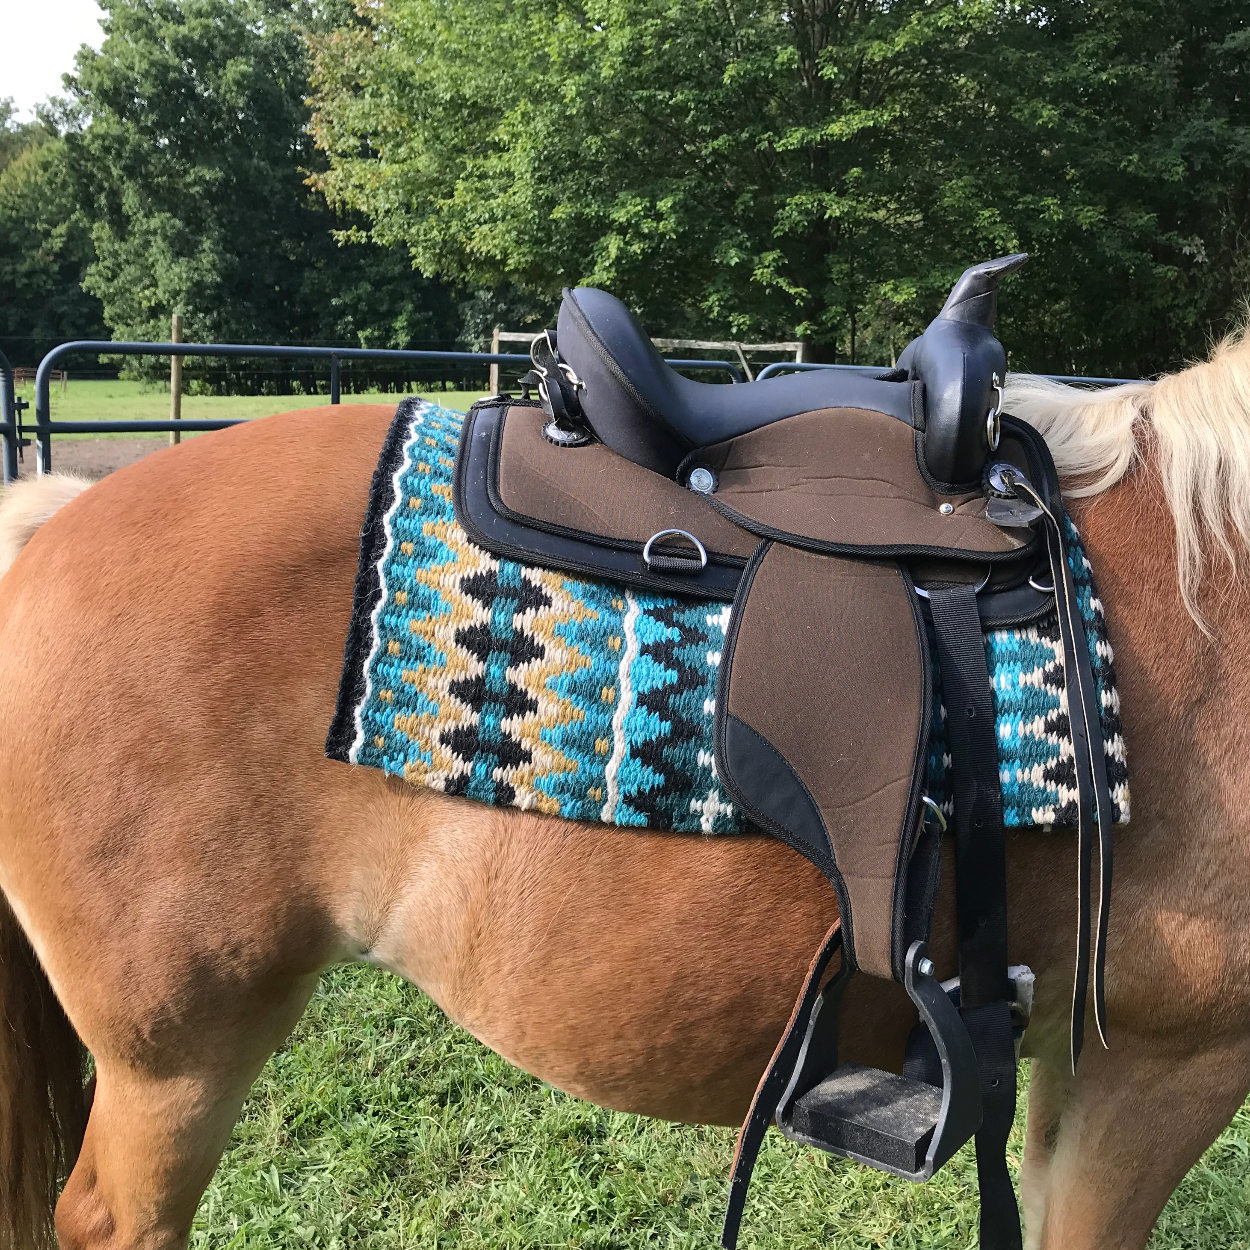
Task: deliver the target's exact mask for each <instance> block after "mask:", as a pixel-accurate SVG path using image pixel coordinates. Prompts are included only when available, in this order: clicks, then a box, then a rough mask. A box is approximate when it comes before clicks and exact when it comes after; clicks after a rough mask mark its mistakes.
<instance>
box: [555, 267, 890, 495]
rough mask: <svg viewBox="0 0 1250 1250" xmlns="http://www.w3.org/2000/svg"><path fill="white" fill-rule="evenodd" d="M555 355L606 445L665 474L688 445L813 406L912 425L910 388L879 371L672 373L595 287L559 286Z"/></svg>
mask: <svg viewBox="0 0 1250 1250" xmlns="http://www.w3.org/2000/svg"><path fill="white" fill-rule="evenodd" d="M556 341H557V344H558V346H559V350H560V358H561V359H562V360H563V361H564V362H565V363H567V364H568V365H569V366H570V367H571V368H572V369H573V371H574V372H575V373H576V374H577V376H578V378H580V379H581V382H582V385H583V390H582V392H581V395H580V400H581V405H582V410H583V413H584V415H585V419H586V422H587V424H588V425H589V426H590V427H591V429H592V430H594V432H595V435H596V437H598V438H599V439H600V440H601V441H602V442H603V443H605V444H607V446H609V447H610V448H611V449H612V450H613V451H615V452H617V453H618V454H619V455H622V456H625V457H626V458H627V459H629V460H632V461H634V462H635V463H636V464H641V465H645V466H646V467H647V468H648V469H653V470H655V471H656V472H657V473H662V474H664V476H665V477H670V478H671V477H673V476H674V474H675V473H676V472H677V466H678V465H679V464H680V463H681V461H682V460H683V459H684V458H685V457H686V455H687V454H688V453H689V452H690V451H692V450H694V448H696V447H706V446H708V445H709V444H711V443H719V442H721V441H722V440H724V439H727V438H733V437H735V436H736V435H739V434H746V433H747V432H748V431H750V430H754V429H758V428H759V427H760V426H762V425H768V424H769V423H770V422H773V421H780V420H781V419H782V418H783V417H794V416H798V414H799V413H802V412H813V411H815V410H817V409H820V408H872V409H876V410H878V411H881V412H888V413H890V415H891V416H895V417H898V419H899V420H900V421H905V422H907V423H908V424H911V421H912V387H911V385H910V383H908V382H906V381H894V380H886V379H892V378H894V377H898V376H901V375H899V374H892V373H891V371H890V370H882V371H881V373H880V374H877V375H874V374H868V373H851V372H849V371H843V370H840V369H839V370H833V369H819V370H812V371H810V372H805V373H795V374H790V375H787V376H785V377H780V378H770V379H768V380H767V381H764V382H744V383H741V384H738V385H735V386H717V385H710V384H708V383H707V382H694V381H691V380H690V379H689V378H684V377H682V375H681V374H680V373H678V372H676V370H674V369H672V368H671V367H670V366H669V365H668V363H667V362H666V361H665V360H664V358H663V357H662V356H661V355H660V353H659V352H658V351H656V349H655V344H653V343H652V342H651V340H650V339H649V338H648V337H647V336H646V334H644V333H643V331H642V329H641V327H640V326H639V325H638V323H637V322H636V321H635V320H634V318H633V316H632V314H631V313H630V311H629V309H628V308H626V307H625V305H624V304H622V303H621V301H620V300H619V299H617V298H616V296H614V295H609V294H608V293H607V291H599V290H596V289H595V288H594V287H584V286H583V287H577V288H576V289H568V288H566V289H565V292H564V302H563V303H562V304H561V306H560V320H559V322H558V324H557V329H556Z"/></svg>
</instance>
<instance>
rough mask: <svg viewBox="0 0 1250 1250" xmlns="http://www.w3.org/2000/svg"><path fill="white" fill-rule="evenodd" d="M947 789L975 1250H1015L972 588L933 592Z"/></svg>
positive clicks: (996, 816)
mask: <svg viewBox="0 0 1250 1250" xmlns="http://www.w3.org/2000/svg"><path fill="white" fill-rule="evenodd" d="M929 605H930V608H931V610H932V615H933V626H934V633H935V634H936V637H937V647H938V658H939V661H940V665H939V666H940V669H941V673H942V694H943V702H944V704H945V706H946V727H947V737H948V740H949V743H950V753H951V766H952V770H953V772H954V782H955V786H954V790H955V796H954V797H955V814H954V832H955V898H956V913H957V918H958V932H959V986H960V989H959V994H960V1014H961V1015H962V1016H963V1019H964V1024H965V1026H966V1027H967V1029H968V1035H969V1037H970V1038H971V1040H972V1046H973V1050H974V1051H975V1052H976V1057H977V1074H978V1077H979V1083H980V1090H981V1106H982V1120H981V1127H980V1129H978V1130H977V1134H976V1151H977V1180H978V1186H979V1189H980V1194H981V1217H980V1218H981V1226H980V1245H981V1250H1020V1246H1021V1237H1020V1213H1019V1209H1018V1208H1017V1206H1016V1195H1015V1190H1014V1189H1013V1187H1012V1184H1011V1176H1010V1174H1009V1173H1008V1171H1007V1137H1008V1135H1009V1134H1010V1132H1011V1127H1012V1124H1013V1122H1014V1120H1015V1114H1016V1053H1015V1043H1014V1041H1013V1039H1012V1032H1011V1011H1010V1006H1009V1002H1008V1000H1009V998H1010V995H1011V986H1010V983H1009V979H1008V972H1007V965H1008V959H1007V855H1006V845H1005V841H1006V831H1005V829H1004V827H1003V804H1002V788H1001V785H1000V782H999V776H998V749H997V736H996V733H995V727H994V700H993V695H992V691H991V686H990V674H989V668H988V666H987V664H986V660H985V636H984V634H983V632H982V625H981V617H980V613H979V612H978V610H977V592H976V588H975V587H974V586H971V585H957V586H950V587H945V588H942V589H934V590H933V591H931V593H930V599H929Z"/></svg>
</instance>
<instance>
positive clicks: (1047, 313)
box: [313, 0, 1250, 375]
mask: <svg viewBox="0 0 1250 1250" xmlns="http://www.w3.org/2000/svg"><path fill="white" fill-rule="evenodd" d="M1248 37H1250V35H1248V30H1247V15H1246V11H1245V8H1244V6H1243V5H1241V4H1240V3H1238V2H1237V0H1195V2H1194V3H1192V4H1189V5H1185V6H1176V5H1172V4H1169V3H1166V2H1165V0H1054V2H1053V3H1030V4H1023V5H1022V4H1016V3H1011V4H1008V3H1007V2H1006V0H797V2H793V3H779V2H778V0H542V3H537V2H536V0H458V2H457V3H455V4H447V3H445V2H444V0H373V3H370V4H368V5H364V6H362V7H361V9H360V16H359V17H357V18H356V19H355V20H353V21H352V22H350V23H345V24H343V25H341V26H340V27H339V28H338V29H336V30H334V31H333V32H330V33H322V34H317V35H315V36H314V38H313V42H314V49H315V65H314V77H315V82H316V92H315V96H314V107H315V113H314V117H313V127H314V132H315V134H316V137H317V142H318V144H319V146H320V147H321V148H322V149H323V150H324V151H325V152H326V154H327V156H328V160H329V167H328V169H326V170H325V171H324V172H322V173H319V174H317V175H315V176H314V181H315V182H316V184H317V185H318V186H320V187H321V188H322V189H323V190H324V191H325V193H326V195H327V197H328V198H329V200H330V202H331V203H333V204H335V205H336V206H338V207H339V208H340V209H342V210H345V211H346V210H356V211H359V212H361V213H364V214H366V215H367V217H368V219H369V222H370V227H369V230H370V235H371V237H372V238H374V239H375V240H378V241H379V242H382V243H384V244H387V245H394V244H398V243H402V244H405V245H406V246H408V247H409V248H410V249H411V250H412V253H413V256H414V257H415V259H416V261H417V263H418V264H419V265H420V266H421V268H422V269H423V270H425V271H426V272H429V273H438V274H441V275H443V276H444V277H446V278H448V279H449V280H454V281H461V282H473V283H478V284H483V285H490V284H499V283H504V282H511V283H514V284H515V285H516V286H518V287H519V288H520V289H522V290H524V291H527V292H529V293H531V294H532V295H533V296H534V297H535V298H540V299H542V300H548V301H549V300H551V299H553V298H554V297H555V295H556V293H557V292H558V289H559V287H560V286H561V285H562V284H564V283H569V282H578V281H585V282H590V283H596V284H599V285H604V286H608V287H610V288H611V289H613V290H614V291H616V292H617V293H618V294H620V295H622V296H623V297H624V298H626V299H627V301H628V302H630V303H631V304H632V305H633V306H634V307H635V308H636V309H637V310H638V311H639V312H640V313H641V314H642V315H643V317H644V319H645V321H646V322H647V323H648V324H649V326H650V327H651V328H653V329H654V330H655V331H656V332H668V333H685V332H688V331H693V330H696V329H697V330H702V331H721V332H728V333H732V334H734V335H735V336H739V337H749V336H754V335H759V336H764V337H770V338H771V337H777V336H779V335H785V336H787V337H788V336H789V335H790V334H793V333H796V332H797V333H798V334H800V335H803V336H805V337H808V338H810V339H811V340H813V341H814V342H815V343H816V344H817V345H823V347H824V349H825V351H826V353H830V352H833V351H836V352H837V354H838V355H839V356H840V357H841V358H847V357H849V358H851V359H869V360H876V361H882V360H886V359H890V358H891V357H892V356H893V354H894V353H895V352H896V351H897V350H898V349H899V348H900V347H901V346H902V344H903V343H904V342H905V341H906V339H907V338H908V337H909V336H910V335H911V334H912V333H914V332H915V331H916V330H917V329H919V328H920V326H922V325H923V323H924V322H925V321H926V320H927V319H928V317H930V316H931V315H932V314H933V312H934V311H936V307H937V305H938V304H939V303H940V302H941V298H942V297H943V296H944V294H945V292H946V290H947V289H949V286H950V284H951V282H952V281H953V280H954V278H955V277H956V276H957V275H958V273H959V271H960V270H961V269H962V268H963V266H964V265H966V264H967V263H969V262H970V261H971V260H973V259H980V258H983V257H985V256H987V255H993V254H998V253H1002V252H1005V251H1010V250H1017V249H1018V250H1026V251H1030V252H1032V253H1034V261H1033V263H1032V264H1031V266H1030V268H1029V269H1028V270H1026V271H1025V272H1024V274H1023V275H1022V276H1020V277H1018V278H1016V279H1015V280H1014V281H1013V282H1012V284H1011V293H1010V295H1009V296H1008V297H1007V298H1005V299H1004V300H1003V302H1002V307H1003V311H1004V314H1005V316H1004V319H1003V323H1002V332H1003V335H1004V339H1005V341H1006V342H1007V345H1008V347H1009V349H1010V350H1011V351H1012V359H1013V363H1014V364H1015V365H1016V366H1017V367H1022V366H1028V367H1034V368H1042V367H1049V368H1051V369H1055V370H1060V371H1063V372H1068V371H1088V372H1099V373H1104V372H1122V373H1128V374H1130V375H1131V374H1133V373H1136V372H1141V371H1149V370H1154V369H1158V368H1161V367H1164V366H1167V365H1172V364H1175V363H1177V362H1178V361H1179V360H1181V359H1183V358H1184V357H1186V356H1187V355H1191V354H1195V353H1198V352H1200V351H1202V349H1203V347H1204V346H1205V338H1206V336H1207V335H1208V334H1209V333H1211V331H1212V329H1213V328H1214V329H1218V328H1220V327H1222V326H1223V325H1224V324H1225V323H1226V322H1227V320H1228V319H1229V317H1230V316H1231V315H1233V314H1234V312H1235V310H1236V305H1237V299H1238V298H1239V293H1241V292H1244V291H1245V290H1246V288H1247V286H1248V285H1250V255H1248V252H1247V247H1246V238H1247V228H1248V226H1250V90H1248V87H1250V84H1248V83H1247V74H1248V72H1250V71H1248V70H1247V58H1246V51H1247V46H1248V44H1247V39H1248Z"/></svg>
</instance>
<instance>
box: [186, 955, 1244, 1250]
mask: <svg viewBox="0 0 1250 1250" xmlns="http://www.w3.org/2000/svg"><path fill="white" fill-rule="evenodd" d="M1024 1085H1025V1078H1024V1077H1023V1076H1022V1093H1023V1091H1024ZM1023 1127H1024V1110H1023V1099H1022V1100H1021V1110H1020V1115H1019V1117H1018V1120H1017V1124H1016V1131H1015V1134H1014V1136H1013V1139H1012V1142H1011V1147H1010V1151H1011V1155H1012V1159H1013V1162H1014V1161H1015V1160H1018V1158H1019V1152H1020V1149H1021V1145H1022V1133H1023ZM1139 1127H1140V1126H1125V1131H1126V1132H1138V1131H1139ZM1151 1131H1152V1132H1153V1131H1159V1132H1166V1126H1165V1125H1157V1126H1152V1128H1151ZM733 1141H734V1133H733V1131H732V1130H730V1129H719V1128H696V1127H689V1126H681V1125H671V1124H664V1123H660V1122H657V1121H650V1120H644V1119H640V1118H638V1117H636V1116H630V1115H622V1114H619V1113H614V1112H610V1111H603V1110H601V1109H599V1108H597V1107H593V1106H591V1105H589V1104H587V1103H583V1102H579V1101H578V1100H577V1099H575V1098H570V1097H568V1096H567V1095H564V1094H561V1093H558V1092H556V1091H555V1090H552V1089H551V1088H550V1087H548V1086H546V1085H544V1084H543V1083H542V1082H540V1081H537V1080H534V1079H533V1078H531V1077H528V1076H525V1075H524V1074H523V1073H521V1072H519V1071H517V1070H516V1069H515V1068H512V1067H510V1066H509V1065H508V1064H507V1063H505V1062H504V1061H503V1060H502V1059H500V1058H499V1057H498V1056H496V1055H494V1054H493V1053H492V1052H491V1051H489V1050H487V1049H486V1048H485V1047H484V1046H482V1045H480V1044H479V1043H478V1042H476V1041H475V1040H474V1039H473V1038H471V1037H469V1036H468V1035H467V1034H466V1033H464V1032H463V1031H462V1030H460V1029H458V1028H457V1027H456V1026H455V1025H453V1024H451V1023H450V1022H449V1021H448V1020H447V1019H446V1017H445V1016H444V1015H443V1014H442V1013H441V1012H440V1011H439V1010H438V1008H437V1007H435V1006H434V1005H433V1003H432V1002H431V1001H430V1000H429V999H428V998H426V997H425V996H424V995H423V994H421V993H420V992H419V991H417V990H415V989H413V988H412V987H411V986H409V985H407V984H406V983H404V982H402V981H400V980H398V979H397V978H395V977H392V976H390V975H389V974H387V973H383V972H379V971H377V970H375V969H370V968H365V967H345V968H338V969H335V970H333V971H331V972H329V973H327V974H326V976H325V977H323V979H322V983H321V989H320V991H319V993H318V994H317V996H316V998H315V999H314V1000H313V1003H312V1005H311V1006H310V1008H309V1010H308V1012H307V1013H306V1014H305V1016H304V1018H303V1020H302V1021H301V1022H300V1024H299V1026H298V1027H297V1029H296V1031H295V1033H294V1034H293V1035H292V1037H291V1038H290V1040H289V1041H288V1043H287V1045H286V1046H285V1047H284V1048H283V1049H282V1050H281V1051H280V1052H279V1053H278V1054H277V1055H275V1056H274V1057H273V1059H272V1060H271V1061H270V1062H269V1064H268V1066H267V1067H266V1069H265V1072H264V1074H263V1076H262V1077H261V1079H260V1080H259V1081H258V1082H257V1084H256V1086H255V1088H254V1089H253V1091H252V1095H251V1098H250V1099H249V1100H248V1103H247V1106H246V1108H245V1110H244V1113H243V1117H242V1119H241V1120H240V1122H239V1124H238V1125H237V1127H236V1129H235V1132H234V1136H233V1138H232V1140H231V1145H230V1149H229V1151H228V1153H227V1155H226V1157H225V1159H224V1160H223V1162H222V1165H221V1167H220V1168H219V1169H218V1172H217V1174H216V1176H215V1177H214V1178H213V1181H212V1183H211V1185H210V1186H209V1189H208V1192H207V1193H206V1195H205V1197H204V1201H203V1203H202V1204H201V1207H200V1212H199V1216H198V1218H197V1221H196V1225H195V1230H194V1233H193V1236H192V1242H191V1244H192V1246H194V1247H197V1248H203V1250H208V1248H209V1247H212V1248H213V1250H227V1248H228V1250H245V1248H248V1247H256V1248H259V1247H262V1246H264V1247H275V1246H276V1247H291V1248H298V1247H306V1246H309V1247H311V1246H316V1247H326V1248H334V1250H346V1248H347V1247H368V1248H369V1250H392V1248H396V1250H397V1248H398V1247H431V1248H434V1247H440V1248H450V1247H457V1248H474V1250H476V1248H478V1247H492V1248H493V1247H506V1248H509V1250H522V1248H525V1250H529V1248H531V1247H596V1248H604V1250H607V1248H608V1247H612V1248H614V1250H616V1248H621V1250H624V1248H626V1247H629V1248H634V1247H638V1248H641V1247H696V1246H697V1247H706V1248H709V1250H710V1247H712V1246H714V1245H715V1244H716V1242H717V1237H718V1234H719V1228H720V1219H721V1214H722V1210H723V1205H724V1200H725V1191H726V1179H727V1177H728V1172H729V1160H730V1156H731V1154H732V1150H733ZM1248 1162H1250V1110H1243V1111H1242V1112H1241V1113H1240V1114H1239V1116H1238V1117H1237V1119H1236V1121H1235V1122H1234V1124H1233V1125H1232V1126H1231V1127H1230V1128H1229V1129H1228V1131H1227V1132H1225V1133H1224V1135H1223V1136H1222V1137H1221V1138H1220V1140H1219V1141H1218V1142H1217V1143H1216V1145H1214V1146H1213V1147H1212V1148H1211V1149H1210V1150H1209V1151H1208V1152H1207V1154H1206V1155H1205V1156H1204V1158H1203V1159H1202V1161H1201V1162H1200V1163H1199V1164H1198V1165H1197V1166H1196V1167H1195V1168H1194V1169H1193V1170H1192V1171H1191V1172H1190V1174H1189V1176H1188V1177H1187V1179H1186V1180H1185V1182H1184V1184H1183V1185H1182V1186H1181V1188H1180V1189H1179V1190H1178V1192H1177V1194H1176V1195H1175V1197H1174V1198H1173V1199H1172V1201H1171V1203H1169V1205H1168V1208H1167V1210H1166V1211H1165V1212H1164V1215H1163V1218H1162V1220H1161V1221H1160V1225H1159V1229H1158V1231H1157V1232H1156V1234H1155V1237H1154V1240H1153V1241H1152V1242H1151V1247H1152V1250H1250V1182H1248V1180H1247V1177H1248V1175H1250V1170H1248V1166H1247V1165H1248ZM976 1213H977V1202H976V1171H975V1165H974V1163H973V1160H972V1152H971V1148H970V1147H966V1148H965V1149H964V1150H963V1151H962V1152H960V1154H959V1155H958V1156H956V1158H955V1159H954V1160H952V1161H951V1163H949V1164H948V1165H947V1166H946V1167H945V1168H944V1169H943V1170H942V1172H941V1173H939V1175H938V1178H937V1179H936V1180H934V1181H933V1182H931V1183H930V1184H928V1185H925V1186H914V1185H909V1184H907V1183H906V1182H904V1181H896V1180H894V1179H893V1178H891V1177H887V1176H883V1175H881V1174H879V1173H875V1172H871V1171H869V1170H868V1169H866V1168H861V1167H857V1166H855V1165H853V1164H849V1163H845V1162H842V1161H839V1160H834V1159H831V1158H829V1157H828V1156H825V1155H821V1154H819V1153H818V1152H815V1151H812V1150H807V1149H802V1148H800V1147H797V1146H794V1145H793V1144H792V1143H790V1142H787V1141H785V1140H783V1139H782V1138H781V1137H780V1135H779V1134H777V1133H775V1132H773V1133H770V1134H769V1136H768V1141H767V1143H766V1145H765V1148H764V1150H763V1152H762V1154H761V1157H760V1163H759V1166H758V1168H757V1169H756V1173H755V1180H754V1183H753V1184H752V1187H751V1197H750V1199H749V1201H748V1206H747V1216H746V1222H745V1225H744V1229H743V1236H742V1241H741V1244H742V1246H743V1248H744V1250H806V1248H809V1247H810V1248H812V1250H815V1247H821V1248H822V1250H824V1248H826V1247H830V1246H834V1245H836V1246H837V1247H838V1248H839V1250H852V1248H860V1247H865V1248H867V1247H874V1248H876V1247H891V1248H899V1250H902V1248H904V1247H908V1248H911V1247H916V1248H919V1247H926V1248H930V1250H938V1248H941V1247H958V1248H959V1250H968V1248H970V1247H974V1246H975V1245H976V1240H977V1233H976V1227H977V1226H976Z"/></svg>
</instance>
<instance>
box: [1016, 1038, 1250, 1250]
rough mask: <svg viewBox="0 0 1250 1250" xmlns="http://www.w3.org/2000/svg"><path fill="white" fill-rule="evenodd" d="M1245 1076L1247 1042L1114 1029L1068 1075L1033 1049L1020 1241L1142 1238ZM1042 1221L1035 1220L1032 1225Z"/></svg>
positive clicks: (1123, 1242)
mask: <svg viewBox="0 0 1250 1250" xmlns="http://www.w3.org/2000/svg"><path fill="white" fill-rule="evenodd" d="M1248 1087H1250V1042H1248V1041H1247V1039H1245V1038H1233V1039H1228V1040H1225V1041H1223V1042H1219V1041H1217V1042H1216V1044H1214V1045H1212V1046H1209V1047H1208V1048H1207V1049H1205V1050H1203V1051H1201V1052H1199V1053H1197V1054H1193V1053H1183V1052H1178V1051H1175V1050H1167V1049H1164V1048H1163V1047H1162V1046H1160V1045H1159V1044H1158V1043H1157V1042H1152V1043H1147V1042H1144V1041H1143V1040H1141V1039H1140V1038H1136V1037H1132V1036H1130V1035H1127V1034H1124V1033H1121V1034H1120V1035H1119V1036H1117V1037H1116V1039H1115V1049H1114V1050H1112V1051H1105V1050H1103V1049H1102V1047H1101V1046H1099V1045H1097V1044H1096V1043H1094V1044H1091V1045H1087V1046H1086V1047H1085V1053H1084V1054H1083V1055H1082V1056H1081V1062H1080V1066H1079V1069H1078V1072H1077V1075H1076V1077H1075V1078H1073V1077H1071V1076H1069V1075H1068V1074H1067V1073H1066V1072H1064V1071H1063V1070H1062V1069H1055V1070H1052V1069H1051V1065H1050V1064H1049V1063H1048V1062H1047V1061H1043V1060H1035V1061H1034V1064H1033V1075H1032V1081H1031V1083H1030V1096H1029V1128H1028V1139H1029V1140H1028V1146H1027V1148H1026V1157H1025V1166H1024V1169H1023V1171H1022V1174H1021V1191H1022V1194H1021V1197H1022V1200H1023V1206H1024V1209H1025V1217H1026V1228H1027V1233H1028V1237H1027V1245H1028V1247H1029V1250H1142V1247H1144V1246H1145V1245H1146V1243H1147V1241H1148V1240H1149V1238H1150V1232H1151V1229H1152V1228H1153V1227H1154V1224H1155V1221H1156V1220H1157V1219H1158V1217H1159V1213H1160V1212H1161V1211H1162V1210H1163V1207H1164V1204H1165V1203H1166V1202H1167V1200H1168V1198H1169V1197H1170V1196H1171V1193H1172V1191H1173V1190H1174V1189H1175V1188H1176V1186H1177V1185H1178V1184H1180V1182H1181V1180H1182V1179H1183V1178H1184V1176H1185V1173H1186V1172H1187V1171H1188V1170H1189V1169H1190V1168H1191V1167H1192V1166H1193V1165H1194V1164H1195V1163H1196V1162H1197V1161H1198V1159H1199V1157H1200V1156H1201V1154H1202V1152H1203V1151H1204V1150H1205V1149H1206V1148H1207V1147H1208V1146H1209V1145H1211V1143H1212V1142H1213V1141H1214V1140H1215V1139H1216V1138H1217V1137H1218V1136H1219V1134H1220V1132H1221V1131H1222V1130H1223V1129H1224V1128H1225V1127H1226V1126H1227V1125H1228V1123H1229V1121H1230V1120H1231V1119H1232V1118H1233V1116H1234V1115H1235V1114H1236V1112H1237V1108H1238V1107H1239V1106H1241V1104H1242V1102H1243V1101H1244V1100H1245V1097H1246V1094H1247V1091H1248ZM1039 1222H1040V1226H1039Z"/></svg>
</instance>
